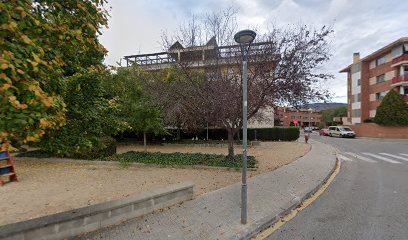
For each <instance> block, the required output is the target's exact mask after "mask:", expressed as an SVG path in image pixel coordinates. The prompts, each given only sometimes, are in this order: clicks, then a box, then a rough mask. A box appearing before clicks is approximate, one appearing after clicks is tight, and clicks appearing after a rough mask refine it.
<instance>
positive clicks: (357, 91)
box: [340, 37, 408, 124]
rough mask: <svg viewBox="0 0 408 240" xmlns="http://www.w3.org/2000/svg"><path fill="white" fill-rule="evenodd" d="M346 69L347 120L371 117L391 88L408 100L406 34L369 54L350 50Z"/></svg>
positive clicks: (358, 120) (362, 119) (354, 120)
mask: <svg viewBox="0 0 408 240" xmlns="http://www.w3.org/2000/svg"><path fill="white" fill-rule="evenodd" d="M340 72H341V73H347V96H348V97H347V105H348V111H347V113H348V114H347V121H348V122H349V123H351V124H357V123H362V122H363V121H364V120H366V119H370V118H374V117H375V114H376V110H377V107H378V106H379V105H380V103H381V101H382V99H383V98H384V96H385V95H386V94H387V92H388V91H390V90H391V89H393V90H395V91H397V92H398V93H400V94H401V95H403V97H404V100H405V101H406V102H408V38H407V37H404V38H400V39H398V40H396V41H394V42H392V43H390V44H388V45H387V46H385V47H383V48H381V49H378V50H377V51H375V52H373V53H371V54H370V55H368V56H366V57H364V58H360V54H359V53H354V54H353V63H352V64H350V65H349V66H348V67H346V68H344V69H342V70H341V71H340Z"/></svg>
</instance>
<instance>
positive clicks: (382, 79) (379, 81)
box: [377, 74, 385, 83]
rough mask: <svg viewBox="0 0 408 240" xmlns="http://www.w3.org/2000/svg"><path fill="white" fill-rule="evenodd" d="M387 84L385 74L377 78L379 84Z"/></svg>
mask: <svg viewBox="0 0 408 240" xmlns="http://www.w3.org/2000/svg"><path fill="white" fill-rule="evenodd" d="M382 82H385V74H382V75H380V76H377V83H382Z"/></svg>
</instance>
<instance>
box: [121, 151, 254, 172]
mask: <svg viewBox="0 0 408 240" xmlns="http://www.w3.org/2000/svg"><path fill="white" fill-rule="evenodd" d="M117 158H118V159H119V161H120V162H121V163H123V164H125V165H126V164H129V163H144V164H155V165H164V166H182V165H190V166H191V165H205V166H214V167H232V168H240V167H242V155H235V156H234V157H228V156H224V155H219V154H202V153H179V152H176V153H160V152H153V153H152V152H134V151H131V152H127V153H123V154H120V155H118V156H117ZM247 163H248V167H249V168H254V167H256V160H255V157H253V156H248V162H247Z"/></svg>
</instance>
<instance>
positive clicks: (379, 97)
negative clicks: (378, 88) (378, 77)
mask: <svg viewBox="0 0 408 240" xmlns="http://www.w3.org/2000/svg"><path fill="white" fill-rule="evenodd" d="M386 94H387V93H386V92H378V93H376V94H375V99H376V100H382V99H383V98H384V97H385V95H386Z"/></svg>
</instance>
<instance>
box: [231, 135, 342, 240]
mask: <svg viewBox="0 0 408 240" xmlns="http://www.w3.org/2000/svg"><path fill="white" fill-rule="evenodd" d="M324 144H325V143H324ZM325 145H328V144H325ZM312 147H313V146H312ZM334 150H335V151H336V162H335V164H334V166H333V168H332V169H330V171H329V173H328V174H327V176H326V177H325V178H323V179H322V180H321V181H320V183H319V184H318V185H317V186H316V187H314V188H313V189H312V190H311V191H309V192H308V193H306V194H305V195H304V196H302V197H301V198H295V199H294V200H292V201H291V202H289V203H288V204H287V205H288V206H287V207H284V208H282V211H281V212H280V213H279V214H271V215H270V216H267V217H264V218H262V219H261V220H258V221H255V222H254V223H252V224H251V225H250V226H248V227H247V228H246V229H244V230H243V231H241V232H240V233H239V234H238V235H236V236H235V237H233V238H232V239H234V240H238V239H250V238H252V237H254V236H255V235H257V234H259V233H260V232H262V231H264V230H265V229H267V228H268V227H270V226H272V225H273V224H275V223H276V222H278V221H279V220H280V219H281V218H282V217H284V216H286V215H287V214H289V213H290V212H291V211H292V210H294V209H296V208H297V207H298V206H299V205H300V204H301V203H302V202H303V201H305V200H306V199H307V198H309V197H310V196H311V195H313V194H314V193H316V192H317V191H318V190H319V189H320V188H321V187H322V186H323V185H324V184H325V183H326V182H327V180H328V179H329V178H330V176H331V175H332V174H333V173H334V171H335V170H336V168H337V165H338V162H339V161H340V160H339V157H338V151H337V149H335V148H334Z"/></svg>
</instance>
